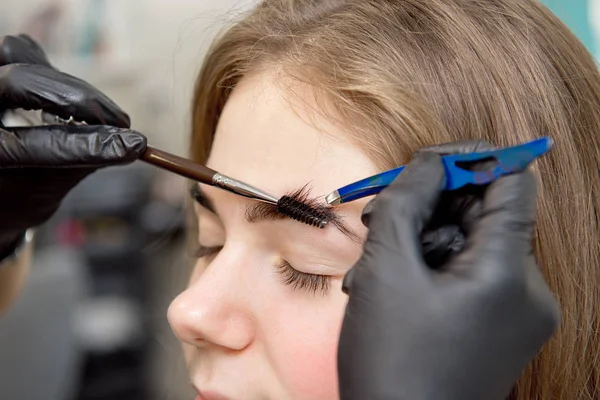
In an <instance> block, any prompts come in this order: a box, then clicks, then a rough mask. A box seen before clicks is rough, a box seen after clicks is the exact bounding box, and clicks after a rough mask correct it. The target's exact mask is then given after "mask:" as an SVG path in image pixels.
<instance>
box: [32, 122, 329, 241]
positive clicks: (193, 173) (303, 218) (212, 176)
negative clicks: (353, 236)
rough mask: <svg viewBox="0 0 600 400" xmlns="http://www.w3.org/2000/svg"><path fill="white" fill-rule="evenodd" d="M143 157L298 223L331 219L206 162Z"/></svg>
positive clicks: (155, 152) (151, 153) (161, 154)
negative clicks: (265, 207)
mask: <svg viewBox="0 0 600 400" xmlns="http://www.w3.org/2000/svg"><path fill="white" fill-rule="evenodd" d="M42 120H43V122H44V123H46V124H52V123H54V124H63V125H64V124H67V125H68V124H71V125H86V123H85V122H79V121H75V120H74V119H73V117H71V118H69V119H68V120H65V119H62V118H60V117H58V116H56V115H53V114H48V113H42ZM140 159H141V160H142V161H144V162H146V163H148V164H151V165H153V166H156V167H158V168H162V169H165V170H167V171H170V172H173V173H175V174H177V175H179V176H182V177H185V178H188V179H191V180H193V181H197V182H202V183H205V184H207V185H211V186H215V187H218V188H220V189H223V190H227V191H229V192H232V193H235V194H237V195H239V196H243V197H247V198H250V199H254V200H258V201H262V202H264V203H268V204H271V205H273V206H275V209H276V211H277V212H278V213H279V214H281V215H285V216H287V217H289V218H291V219H293V220H296V221H298V222H302V223H304V224H307V225H311V226H315V227H318V228H321V229H322V228H325V226H327V223H328V222H329V220H328V217H327V215H325V213H323V212H322V211H319V210H318V209H317V208H316V207H314V206H313V205H311V204H309V203H308V202H306V201H304V200H305V199H296V198H294V197H292V196H282V197H281V198H280V199H277V198H276V197H274V196H272V195H270V194H268V193H266V192H264V191H262V190H260V189H257V188H255V187H253V186H251V185H248V184H247V183H244V182H242V181H239V180H237V179H233V178H230V177H228V176H226V175H223V174H221V173H219V172H217V171H215V170H212V169H210V168H208V167H206V166H204V165H201V164H198V163H196V162H194V161H192V160H189V159H186V158H183V157H179V156H176V155H175V154H171V153H168V152H166V151H163V150H160V149H157V148H154V147H151V146H147V147H146V151H145V152H144V154H143V155H142V157H141V158H140Z"/></svg>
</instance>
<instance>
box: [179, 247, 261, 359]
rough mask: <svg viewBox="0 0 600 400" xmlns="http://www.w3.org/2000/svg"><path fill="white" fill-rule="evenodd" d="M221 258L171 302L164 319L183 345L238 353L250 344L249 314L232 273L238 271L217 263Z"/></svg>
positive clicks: (249, 311) (238, 276)
mask: <svg viewBox="0 0 600 400" xmlns="http://www.w3.org/2000/svg"><path fill="white" fill-rule="evenodd" d="M221 256H222V254H220V255H219V256H217V257H216V258H215V260H213V262H212V263H211V265H210V266H209V267H208V268H207V269H206V270H205V271H204V272H203V273H202V274H201V275H200V276H199V277H198V279H196V280H195V281H194V282H192V283H191V284H190V286H189V287H188V288H187V289H186V290H185V291H184V292H182V293H181V294H180V295H179V296H177V297H176V298H175V299H174V300H173V301H172V302H171V305H170V306H169V310H168V313H167V316H168V319H169V323H170V324H171V328H172V329H173V331H174V332H175V335H176V336H177V337H178V338H179V340H181V341H182V342H184V343H188V344H191V345H193V346H209V345H211V344H212V345H216V346H220V347H224V348H227V349H229V350H234V351H240V350H243V349H244V348H246V347H248V346H249V345H250V344H251V343H252V341H253V340H254V326H253V323H252V318H251V315H252V312H251V310H250V306H249V302H248V301H246V298H245V297H244V296H245V293H244V288H243V286H244V285H243V284H241V283H240V280H241V279H242V277H241V276H240V275H241V274H239V273H236V272H238V271H239V270H240V268H237V271H236V268H235V267H233V268H232V266H231V265H223V263H222V262H221V263H219V261H218V260H219V259H222V258H225V257H221ZM216 264H219V265H216Z"/></svg>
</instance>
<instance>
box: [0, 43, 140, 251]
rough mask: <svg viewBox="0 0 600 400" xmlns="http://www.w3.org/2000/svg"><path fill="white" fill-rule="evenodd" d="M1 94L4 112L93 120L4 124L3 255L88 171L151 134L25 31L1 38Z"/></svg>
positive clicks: (0, 149)
mask: <svg viewBox="0 0 600 400" xmlns="http://www.w3.org/2000/svg"><path fill="white" fill-rule="evenodd" d="M0 94H1V96H0V116H1V115H2V114H3V112H4V111H6V110H8V109H16V108H21V109H25V110H44V111H47V112H50V113H52V114H55V115H57V116H59V117H61V118H64V119H69V118H70V117H71V116H72V117H73V118H74V119H76V120H78V121H85V122H86V123H88V124H90V125H89V126H73V125H64V126H37V127H27V128H25V127H23V128H5V127H3V126H2V124H1V122H0V260H2V259H3V258H4V257H6V256H7V255H9V254H10V253H11V252H12V251H13V250H14V248H15V247H16V245H17V244H18V243H19V241H20V239H21V238H22V236H23V235H24V233H25V231H26V230H27V229H28V228H31V227H35V226H38V225H40V224H42V223H43V222H45V221H46V220H47V219H48V218H50V216H51V215H52V214H53V213H54V212H55V211H56V210H57V208H58V207H59V205H60V203H61V201H62V199H63V198H64V197H65V195H66V194H67V193H68V192H69V191H70V190H71V189H72V188H73V187H75V186H76V185H77V184H78V183H79V182H80V181H81V180H82V179H83V178H85V177H86V176H87V175H89V174H91V173H92V172H94V171H96V170H97V169H98V168H101V167H106V166H110V165H119V164H125V163H130V162H133V161H134V160H136V159H138V158H139V157H140V156H141V154H142V153H143V152H144V150H145V148H146V138H145V137H144V136H143V135H141V134H139V133H137V132H135V131H132V130H130V129H127V128H129V117H128V116H127V114H125V113H124V112H123V111H122V110H121V109H120V108H119V107H118V106H117V105H116V104H114V103H113V102H112V101H111V100H110V99H108V98H107V97H106V96H105V95H104V94H102V93H101V92H100V91H98V90H97V89H95V88H94V87H92V86H91V85H89V84H87V83H85V82H83V81H82V80H79V79H77V78H75V77H72V76H70V75H67V74H65V73H62V72H60V71H58V70H56V69H54V68H53V67H52V66H51V65H50V63H49V62H48V59H47V58H46V55H45V53H44V51H43V50H42V49H41V48H40V47H39V46H38V45H37V44H36V43H35V42H34V41H33V40H32V39H30V38H29V37H27V36H24V35H20V36H6V37H3V38H0ZM94 124H97V125H96V126H95V125H94Z"/></svg>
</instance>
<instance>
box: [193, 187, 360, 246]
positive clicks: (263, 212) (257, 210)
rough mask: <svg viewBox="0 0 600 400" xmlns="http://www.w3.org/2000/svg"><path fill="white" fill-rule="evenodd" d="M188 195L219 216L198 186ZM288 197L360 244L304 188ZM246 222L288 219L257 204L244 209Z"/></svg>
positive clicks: (272, 207)
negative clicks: (315, 212) (321, 215)
mask: <svg viewBox="0 0 600 400" xmlns="http://www.w3.org/2000/svg"><path fill="white" fill-rule="evenodd" d="M190 195H191V196H192V198H193V199H194V200H195V201H196V203H198V204H199V205H201V206H202V207H204V208H206V209H207V210H208V211H210V212H212V213H213V214H215V215H217V216H218V215H219V213H218V212H217V209H216V207H215V204H214V202H213V201H212V199H211V198H210V197H208V195H207V194H206V193H204V191H203V190H202V189H201V188H200V185H198V184H193V185H192V186H191V188H190ZM288 196H290V197H292V198H295V199H297V200H299V201H301V202H303V203H307V204H310V206H311V207H314V208H316V209H317V210H318V211H319V212H320V213H322V214H323V215H325V216H326V218H327V220H328V221H329V224H330V225H333V226H335V227H336V228H337V229H338V230H339V231H340V232H342V233H343V234H344V235H346V236H347V237H349V238H350V239H351V240H352V241H354V242H357V243H362V240H361V238H360V236H359V235H358V234H357V233H356V232H355V231H353V230H352V229H350V227H349V226H348V224H346V223H345V222H344V221H343V220H342V218H341V216H340V214H339V213H338V212H337V211H336V210H335V209H334V208H332V207H331V206H328V205H325V204H321V203H319V202H318V201H317V200H316V199H309V198H308V190H307V189H306V188H302V189H299V190H297V191H294V192H292V193H290V194H289V195H288ZM245 217H246V220H247V221H248V222H250V223H254V222H261V221H279V220H284V219H290V218H289V217H288V216H286V215H283V214H280V213H279V212H277V207H276V206H275V205H273V204H269V203H262V202H257V203H255V204H252V205H250V206H247V207H246V212H245Z"/></svg>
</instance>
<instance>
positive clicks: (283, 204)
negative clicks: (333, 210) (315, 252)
mask: <svg viewBox="0 0 600 400" xmlns="http://www.w3.org/2000/svg"><path fill="white" fill-rule="evenodd" d="M277 212H278V213H280V214H283V215H286V216H288V217H290V218H292V219H295V220H296V221H298V222H302V223H304V224H308V225H312V226H316V227H318V228H321V229H323V228H325V226H327V223H328V222H329V218H328V216H327V215H326V214H325V213H324V212H323V211H320V210H319V207H318V206H315V205H314V204H313V202H312V201H310V200H309V199H307V196H303V195H302V193H293V194H291V195H289V196H282V197H281V198H280V199H279V201H278V202H277Z"/></svg>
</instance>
